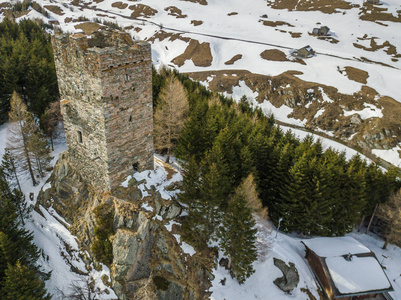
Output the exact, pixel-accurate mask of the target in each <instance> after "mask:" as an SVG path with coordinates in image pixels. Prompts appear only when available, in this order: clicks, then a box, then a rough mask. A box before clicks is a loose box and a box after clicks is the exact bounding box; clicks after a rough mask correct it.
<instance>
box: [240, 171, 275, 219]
mask: <svg viewBox="0 0 401 300" xmlns="http://www.w3.org/2000/svg"><path fill="white" fill-rule="evenodd" d="M239 189H241V190H242V191H243V192H244V193H245V197H246V199H247V203H248V204H247V206H248V207H249V208H250V209H251V211H252V213H253V214H256V215H258V216H259V217H260V218H262V219H264V220H267V218H268V215H267V207H263V205H262V201H261V200H260V198H259V194H258V192H257V187H256V183H255V178H254V177H253V175H252V174H250V175H249V176H248V177H247V178H245V179H244V180H243V181H242V183H241V185H240V187H239Z"/></svg>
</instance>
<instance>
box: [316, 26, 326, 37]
mask: <svg viewBox="0 0 401 300" xmlns="http://www.w3.org/2000/svg"><path fill="white" fill-rule="evenodd" d="M329 31H330V28H329V27H327V26H321V27H320V28H313V31H312V34H313V35H317V36H327V35H329Z"/></svg>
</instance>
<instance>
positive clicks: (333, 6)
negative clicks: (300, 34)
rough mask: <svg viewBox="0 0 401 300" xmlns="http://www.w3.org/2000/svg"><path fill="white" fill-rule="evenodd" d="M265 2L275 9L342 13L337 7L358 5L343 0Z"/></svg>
mask: <svg viewBox="0 0 401 300" xmlns="http://www.w3.org/2000/svg"><path fill="white" fill-rule="evenodd" d="M267 3H268V5H270V6H271V7H272V8H275V9H288V10H290V11H291V10H297V11H321V12H323V13H326V14H332V13H342V11H340V10H339V9H342V10H343V9H351V8H352V7H357V6H358V5H356V4H352V3H350V2H347V1H343V0H268V1H267Z"/></svg>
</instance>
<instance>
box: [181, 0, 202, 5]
mask: <svg viewBox="0 0 401 300" xmlns="http://www.w3.org/2000/svg"><path fill="white" fill-rule="evenodd" d="M181 1H187V2H192V3H198V4H200V5H207V1H206V0H181Z"/></svg>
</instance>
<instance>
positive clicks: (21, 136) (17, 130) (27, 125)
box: [7, 92, 51, 185]
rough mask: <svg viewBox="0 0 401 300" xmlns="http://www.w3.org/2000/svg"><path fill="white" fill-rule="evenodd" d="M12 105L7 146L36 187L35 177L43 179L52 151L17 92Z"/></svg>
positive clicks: (14, 94) (11, 102) (12, 99)
mask: <svg viewBox="0 0 401 300" xmlns="http://www.w3.org/2000/svg"><path fill="white" fill-rule="evenodd" d="M10 104H11V110H10V112H9V119H10V123H9V126H8V143H7V146H8V148H9V149H10V151H11V153H12V154H13V156H14V157H15V158H16V160H18V162H19V166H20V167H21V169H22V170H28V172H29V175H30V177H31V179H32V184H33V185H36V178H35V175H39V176H42V177H43V176H44V172H45V170H46V169H47V168H48V165H49V163H50V160H51V157H50V149H49V147H48V143H47V140H46V138H45V136H44V134H43V133H42V132H41V130H40V128H39V126H38V124H37V123H36V122H35V119H34V116H33V115H32V114H31V113H30V112H28V111H27V107H26V105H25V103H24V102H23V101H22V100H21V97H20V96H19V95H18V94H17V93H16V92H14V93H13V95H12V98H11V101H10Z"/></svg>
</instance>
